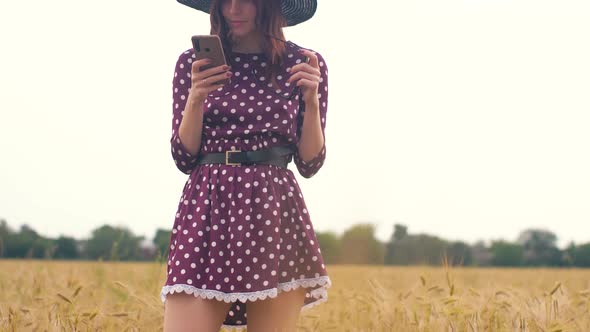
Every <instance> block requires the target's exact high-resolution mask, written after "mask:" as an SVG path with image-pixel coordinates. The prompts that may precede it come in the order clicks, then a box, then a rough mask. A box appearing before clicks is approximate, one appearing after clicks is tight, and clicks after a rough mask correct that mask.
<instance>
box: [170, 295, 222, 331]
mask: <svg viewBox="0 0 590 332" xmlns="http://www.w3.org/2000/svg"><path fill="white" fill-rule="evenodd" d="M230 307H231V303H226V302H224V301H219V300H216V299H203V298H201V297H198V296H194V295H193V294H187V293H174V294H168V295H167V296H166V302H164V332H194V331H199V332H200V331H203V332H209V331H210V332H218V331H219V330H220V329H221V325H222V324H223V320H224V319H225V316H226V315H227V312H228V311H229V308H230Z"/></svg>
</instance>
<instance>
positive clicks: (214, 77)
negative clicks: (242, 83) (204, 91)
mask: <svg viewBox="0 0 590 332" xmlns="http://www.w3.org/2000/svg"><path fill="white" fill-rule="evenodd" d="M231 75H233V73H232V72H231V71H228V72H223V73H221V74H217V75H212V76H209V77H206V78H203V79H200V80H199V82H201V83H202V84H203V85H204V86H209V85H211V84H214V83H215V82H219V81H221V80H223V79H226V78H229V77H230V76H231Z"/></svg>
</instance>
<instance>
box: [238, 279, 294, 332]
mask: <svg viewBox="0 0 590 332" xmlns="http://www.w3.org/2000/svg"><path fill="white" fill-rule="evenodd" d="M304 301H305V288H303V287H299V288H297V289H294V290H290V291H285V292H281V293H279V294H278V295H277V297H276V298H267V299H265V300H261V301H253V302H250V301H249V302H248V303H247V305H246V312H247V313H248V330H250V331H256V332H277V331H280V332H294V331H295V328H296V325H297V320H298V319H299V314H300V313H301V307H302V306H303V303H304Z"/></svg>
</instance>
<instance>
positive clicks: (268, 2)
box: [209, 0, 287, 86]
mask: <svg viewBox="0 0 590 332" xmlns="http://www.w3.org/2000/svg"><path fill="white" fill-rule="evenodd" d="M223 1H224V0H213V1H211V8H210V9H209V13H210V18H211V32H210V33H211V34H212V35H218V36H219V38H220V39H221V44H222V45H223V49H224V52H225V54H226V57H227V58H228V59H226V60H227V61H228V62H229V63H231V62H232V59H233V56H231V55H232V53H233V52H232V42H231V41H232V38H231V37H232V36H231V31H230V29H229V28H228V26H227V23H226V22H225V19H224V18H223V14H222V12H221V7H222V6H221V5H222V3H223ZM253 1H254V4H255V5H256V27H257V29H258V32H259V33H260V34H261V35H262V36H263V46H262V49H263V53H264V54H265V55H266V57H267V58H268V59H270V65H269V66H267V67H266V73H265V74H266V75H268V76H269V77H270V78H271V81H272V83H273V84H274V85H275V86H277V85H278V84H277V81H276V73H277V72H278V71H279V70H280V67H281V63H282V61H283V57H284V54H285V44H284V43H283V42H282V41H280V40H277V39H276V38H279V39H281V40H285V35H284V34H283V27H284V26H286V25H287V21H286V20H285V18H284V17H283V13H282V11H281V2H280V0H253ZM271 36H272V37H271ZM273 37H275V38H273Z"/></svg>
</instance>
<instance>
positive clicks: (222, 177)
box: [161, 164, 332, 328]
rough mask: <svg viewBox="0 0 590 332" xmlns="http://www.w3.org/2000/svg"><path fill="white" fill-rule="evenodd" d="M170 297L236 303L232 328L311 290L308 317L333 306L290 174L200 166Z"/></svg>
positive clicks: (186, 198)
mask: <svg viewBox="0 0 590 332" xmlns="http://www.w3.org/2000/svg"><path fill="white" fill-rule="evenodd" d="M169 248H170V250H169V255H168V264H167V279H166V284H165V285H164V286H163V288H162V290H161V300H162V302H165V301H166V295H167V294H171V293H178V292H185V293H187V294H192V295H194V296H200V297H202V298H207V299H216V300H218V301H225V302H227V303H232V305H231V307H230V310H229V311H228V313H227V316H226V318H225V320H224V322H223V327H225V328H245V327H246V324H247V314H246V307H247V305H248V302H250V301H259V300H264V299H267V298H269V297H271V298H274V297H276V296H277V295H278V294H279V293H281V292H286V291H290V290H293V289H296V288H299V287H304V288H305V290H306V294H305V303H304V304H303V306H302V308H301V310H302V311H303V310H304V309H307V308H311V307H313V306H315V305H317V304H320V303H322V302H324V301H326V300H327V299H328V295H327V288H329V287H330V286H331V284H332V283H331V280H330V277H329V276H328V274H327V271H326V266H325V265H324V260H323V258H322V255H321V250H320V246H319V243H318V240H317V238H316V235H315V232H314V228H313V225H312V223H311V218H310V213H309V211H308V210H307V207H306V204H305V201H304V198H303V195H302V193H301V189H300V187H299V185H298V183H297V180H296V178H295V176H294V174H293V172H292V171H291V170H290V169H284V168H281V167H278V166H274V165H263V164H258V165H250V166H245V165H241V166H235V165H224V164H204V165H199V166H198V167H197V169H196V170H195V171H194V172H192V173H191V175H190V177H189V178H188V180H187V182H186V184H185V187H184V189H183V194H182V195H181V198H180V201H179V203H178V210H177V213H176V217H175V221H174V225H173V228H172V233H171V237H170V247H169Z"/></svg>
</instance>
